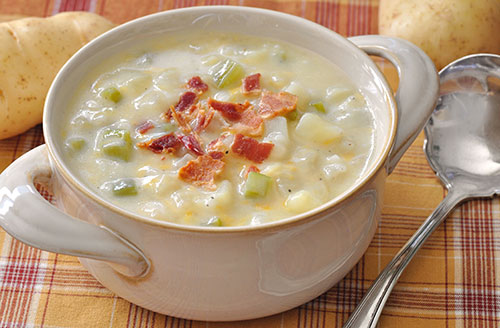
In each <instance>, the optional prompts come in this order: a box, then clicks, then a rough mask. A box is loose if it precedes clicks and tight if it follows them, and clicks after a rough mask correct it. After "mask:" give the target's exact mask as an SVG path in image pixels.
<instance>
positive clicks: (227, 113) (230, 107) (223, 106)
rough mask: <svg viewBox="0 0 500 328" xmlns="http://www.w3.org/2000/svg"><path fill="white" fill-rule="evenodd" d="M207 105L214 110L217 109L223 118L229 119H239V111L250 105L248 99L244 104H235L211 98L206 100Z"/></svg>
mask: <svg viewBox="0 0 500 328" xmlns="http://www.w3.org/2000/svg"><path fill="white" fill-rule="evenodd" d="M208 105H210V107H212V108H213V109H215V110H216V111H219V112H220V113H221V114H222V116H223V117H224V118H226V119H228V120H230V121H239V120H240V119H241V113H242V112H243V111H245V110H246V109H247V108H248V107H250V106H251V105H250V103H249V102H248V101H246V102H245V103H244V104H237V103H231V102H224V101H218V100H215V99H212V98H210V99H209V100H208Z"/></svg>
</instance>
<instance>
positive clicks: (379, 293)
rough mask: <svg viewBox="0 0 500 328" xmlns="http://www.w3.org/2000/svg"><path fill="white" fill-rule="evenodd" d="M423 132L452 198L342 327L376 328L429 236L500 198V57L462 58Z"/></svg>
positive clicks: (445, 73)
mask: <svg viewBox="0 0 500 328" xmlns="http://www.w3.org/2000/svg"><path fill="white" fill-rule="evenodd" d="M439 76H440V83H441V89H440V98H439V99H438V103H437V105H436V108H435V110H434V112H433V114H432V116H431V118H430V119H429V122H428V123H427V125H426V127H425V135H426V140H425V144H424V151H425V155H426V157H427V160H428V162H429V164H430V166H431V167H432V169H433V170H434V171H435V172H436V175H437V176H438V177H439V178H440V179H441V181H442V183H443V184H444V185H445V186H446V189H448V194H447V195H446V197H445V198H444V199H443V201H442V202H441V203H440V204H439V206H438V207H437V208H436V209H435V210H434V212H432V214H431V215H430V216H429V217H428V218H427V220H425V222H424V223H423V224H422V225H421V226H420V228H419V229H418V230H417V232H415V234H414V235H413V236H412V237H411V238H410V240H409V241H408V242H407V243H406V245H404V247H403V248H402V249H401V250H400V251H399V252H398V254H396V256H395V257H394V259H393V260H392V261H391V262H390V263H389V264H388V265H387V266H386V267H385V269H384V270H383V271H382V272H381V273H380V275H379V276H378V277H377V279H376V280H375V281H374V283H373V285H372V286H371V287H370V289H369V290H368V292H367V293H366V295H365V296H364V297H363V299H362V300H361V302H360V303H359V304H358V306H357V307H356V309H355V310H354V312H353V313H352V314H351V316H350V317H349V319H348V320H347V321H346V322H345V324H344V326H343V327H344V328H347V327H350V328H358V327H362V328H374V327H375V326H376V325H377V322H378V319H379V317H380V314H381V312H382V309H383V308H384V305H385V302H386V301H387V298H388V297H389V295H390V293H391V291H392V288H393V287H394V285H395V284H396V282H397V280H398V278H399V276H400V275H401V273H402V272H403V270H404V269H405V268H406V266H407V265H408V263H410V261H411V259H412V258H413V256H414V255H415V253H416V252H417V251H418V250H419V249H420V247H421V246H422V245H423V243H424V242H425V241H426V240H427V238H428V237H429V236H430V235H431V233H432V232H433V231H434V230H435V229H436V228H437V227H438V226H439V225H440V224H441V223H442V222H443V221H444V219H445V218H446V217H447V216H448V214H449V213H450V212H451V211H452V210H453V208H454V207H455V206H456V205H458V204H459V203H460V202H462V201H464V200H466V199H469V198H474V197H491V196H493V195H495V194H499V193H500V142H499V140H500V56H498V55H490V54H478V55H471V56H467V57H463V58H461V59H459V60H457V61H455V62H453V63H451V64H449V65H448V66H446V67H445V68H444V69H443V70H442V71H441V72H440V73H439Z"/></svg>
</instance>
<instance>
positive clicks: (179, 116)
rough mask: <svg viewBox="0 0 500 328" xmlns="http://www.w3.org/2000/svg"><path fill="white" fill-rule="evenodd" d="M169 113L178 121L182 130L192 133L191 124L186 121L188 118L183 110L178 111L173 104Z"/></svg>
mask: <svg viewBox="0 0 500 328" xmlns="http://www.w3.org/2000/svg"><path fill="white" fill-rule="evenodd" d="M169 113H170V115H171V116H172V117H173V118H174V120H175V121H176V122H177V125H179V127H180V128H181V130H182V132H184V133H186V134H190V133H191V132H192V129H191V126H190V125H189V124H188V123H187V122H186V119H185V118H184V115H183V114H182V112H178V111H177V110H176V109H175V107H174V106H171V107H170V111H169Z"/></svg>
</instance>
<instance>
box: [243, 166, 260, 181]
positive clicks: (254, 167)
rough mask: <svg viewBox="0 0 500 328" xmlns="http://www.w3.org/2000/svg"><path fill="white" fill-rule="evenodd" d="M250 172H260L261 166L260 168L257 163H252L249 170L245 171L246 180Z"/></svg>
mask: <svg viewBox="0 0 500 328" xmlns="http://www.w3.org/2000/svg"><path fill="white" fill-rule="evenodd" d="M250 172H257V173H259V172H260V170H259V168H258V167H257V166H255V165H250V166H249V167H248V168H247V170H246V171H245V180H246V178H248V174H249V173H250Z"/></svg>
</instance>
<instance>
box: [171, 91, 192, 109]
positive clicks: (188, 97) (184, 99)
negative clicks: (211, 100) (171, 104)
mask: <svg viewBox="0 0 500 328" xmlns="http://www.w3.org/2000/svg"><path fill="white" fill-rule="evenodd" d="M195 101H196V93H194V92H193V91H186V92H184V93H183V94H182V95H181V97H180V98H179V102H178V103H177V105H175V110H176V111H178V112H182V111H185V110H186V109H191V108H192V106H193V105H194V103H195Z"/></svg>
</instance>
